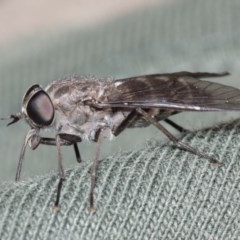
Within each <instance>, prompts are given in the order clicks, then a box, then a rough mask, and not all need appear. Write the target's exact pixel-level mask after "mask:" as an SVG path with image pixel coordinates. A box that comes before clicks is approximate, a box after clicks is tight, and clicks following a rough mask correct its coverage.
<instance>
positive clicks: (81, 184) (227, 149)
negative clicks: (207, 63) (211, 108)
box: [0, 121, 240, 240]
mask: <svg viewBox="0 0 240 240" xmlns="http://www.w3.org/2000/svg"><path fill="white" fill-rule="evenodd" d="M239 136H240V122H239V121H235V122H232V123H229V124H226V125H221V126H217V127H215V128H212V129H207V130H204V131H199V132H195V133H189V134H186V135H183V136H182V137H183V141H184V142H187V143H189V144H191V145H192V146H195V147H197V148H198V149H201V151H203V152H208V154H209V155H214V156H215V157H216V158H218V159H219V160H220V161H221V162H222V163H223V166H222V167H221V168H216V167H215V166H213V165H210V164H209V163H208V162H207V161H206V160H205V159H202V158H199V157H196V156H194V155H192V154H190V153H187V152H184V151H182V150H179V149H177V148H175V147H173V146H171V145H169V144H164V145H160V144H158V143H156V142H155V143H154V142H149V143H148V144H146V146H145V147H144V148H143V149H141V150H140V151H132V152H127V153H124V152H120V153H117V154H115V155H113V156H110V157H108V158H105V159H103V160H102V161H101V162H100V167H99V170H98V182H97V187H96V192H95V197H96V206H97V212H96V213H95V214H92V213H90V212H89V211H88V206H89V202H88V194H89V185H90V177H89V169H90V164H86V163H84V164H81V166H79V167H78V168H74V169H69V170H68V171H67V180H66V182H65V184H64V187H63V194H62V197H61V210H60V212H58V213H55V212H53V211H52V210H51V206H52V204H53V202H54V199H55V195H56V186H57V180H58V178H57V176H56V175H55V174H54V175H50V176H43V177H39V178H35V179H33V180H31V181H26V182H22V183H20V184H18V185H9V186H6V187H5V189H4V190H2V191H1V192H0V216H1V219H0V239H24V240H28V239H65V240H66V239H114V240H115V239H138V240H141V239H147V240H149V239H172V240H173V239H199V240H202V239H218V240H221V239H224V240H226V239H231V240H233V239H239V236H240V224H239V222H240V214H239V213H240V211H239V210H240V201H239V199H240V185H239V181H240V171H239V169H240V162H239V158H240V152H239V147H240V137H239ZM207 143H208V144H207Z"/></svg>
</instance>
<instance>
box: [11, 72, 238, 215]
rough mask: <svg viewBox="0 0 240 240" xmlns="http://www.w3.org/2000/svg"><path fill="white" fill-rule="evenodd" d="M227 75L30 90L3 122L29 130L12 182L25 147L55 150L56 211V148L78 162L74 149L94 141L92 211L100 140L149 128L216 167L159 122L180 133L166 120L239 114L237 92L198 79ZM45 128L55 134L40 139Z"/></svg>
mask: <svg viewBox="0 0 240 240" xmlns="http://www.w3.org/2000/svg"><path fill="white" fill-rule="evenodd" d="M227 75H229V73H228V72H223V73H205V72H196V73H191V72H176V73H165V74H153V75H144V76H138V77H131V78H126V79H118V80H112V79H108V78H105V79H98V78H93V77H71V78H66V79H62V80H59V81H54V82H52V83H51V84H49V85H48V86H47V87H46V88H45V89H43V88H42V87H40V86H39V85H33V86H32V87H30V88H29V89H28V90H27V92H26V94H25V95H24V97H23V102H22V109H21V112H20V113H17V114H14V115H11V116H10V117H9V118H8V119H12V121H11V122H10V123H8V126H9V125H11V124H13V123H15V122H17V121H18V120H20V119H22V118H23V119H25V120H26V121H27V123H28V124H29V125H30V127H31V129H30V130H29V132H28V133H27V135H26V137H25V140H24V143H23V146H22V149H21V153H20V157H19V162H18V167H17V171H16V177H15V180H16V181H19V179H20V175H21V168H22V163H23V160H24V154H25V150H26V147H27V146H29V147H30V148H31V149H32V150H34V149H36V148H37V147H38V146H39V145H40V144H45V145H54V146H56V147H57V152H58V169H59V183H58V188H57V196H56V201H55V203H54V206H55V208H56V209H57V208H58V206H59V200H60V194H61V189H62V185H63V181H64V180H65V174H64V169H63V164H62V154H61V146H63V145H65V146H70V145H72V146H73V149H74V152H75V155H76V159H77V161H78V162H81V155H80V152H79V149H78V145H77V144H78V143H79V142H81V141H85V140H88V141H94V142H97V150H96V155H95V158H94V161H93V164H92V168H91V189H90V194H89V202H90V209H91V210H93V211H94V209H95V208H94V188H95V185H96V175H97V174H96V172H97V166H98V160H99V154H100V146H101V141H102V139H103V138H107V139H110V140H111V139H112V138H113V137H114V136H117V135H119V134H120V133H121V132H122V131H123V130H125V129H126V128H133V127H145V126H148V125H150V124H153V125H154V126H155V127H156V128H158V129H159V130H160V131H162V132H163V133H164V134H165V135H166V136H167V137H168V138H169V139H170V140H171V141H172V142H173V143H175V144H176V146H177V147H179V148H181V149H183V150H186V151H188V152H190V153H193V154H195V155H197V156H200V157H202V158H205V159H207V160H208V161H209V162H210V163H213V164H215V165H217V166H220V165H221V163H219V162H218V161H217V160H216V159H215V158H214V157H212V156H209V155H207V154H205V153H202V152H200V151H199V150H198V149H196V148H193V147H191V146H189V145H188V144H186V143H184V142H182V141H181V140H179V139H178V138H176V137H175V136H173V135H172V134H171V133H170V132H169V131H168V130H167V129H166V128H164V127H163V125H162V124H161V123H159V122H160V121H166V122H167V123H168V124H170V125H171V126H172V127H174V128H176V129H177V130H179V131H184V129H183V128H182V127H181V126H179V125H178V124H176V123H174V122H173V121H171V120H170V119H169V117H170V116H171V115H174V114H178V113H180V112H183V111H229V110H235V111H239V110H240V90H239V89H237V88H234V87H230V86H226V85H223V84H219V83H213V82H209V81H203V80H201V78H208V77H222V76H227ZM48 128H51V129H54V130H55V137H54V138H45V137H42V136H41V135H40V130H42V129H48Z"/></svg>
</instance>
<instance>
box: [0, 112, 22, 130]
mask: <svg viewBox="0 0 240 240" xmlns="http://www.w3.org/2000/svg"><path fill="white" fill-rule="evenodd" d="M21 118H22V114H21V113H17V114H11V115H10V116H8V117H5V118H0V120H9V119H12V121H11V122H9V123H8V124H7V127H8V126H10V125H12V124H14V123H16V122H18V121H19V120H20V119H21Z"/></svg>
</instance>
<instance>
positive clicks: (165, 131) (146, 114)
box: [136, 108, 221, 166]
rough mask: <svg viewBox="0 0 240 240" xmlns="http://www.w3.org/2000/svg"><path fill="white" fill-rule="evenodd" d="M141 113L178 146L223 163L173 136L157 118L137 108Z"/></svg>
mask: <svg viewBox="0 0 240 240" xmlns="http://www.w3.org/2000/svg"><path fill="white" fill-rule="evenodd" d="M136 110H137V112H138V113H139V114H141V115H142V117H143V118H144V119H145V120H146V121H148V122H150V123H152V124H153V125H154V126H155V127H156V128H158V129H159V130H160V131H162V132H163V133H164V134H165V135H166V136H167V137H168V138H169V139H170V140H171V141H172V142H173V143H174V144H176V146H177V147H179V148H181V149H183V150H185V151H188V152H190V153H193V154H195V155H197V156H199V157H202V158H205V159H207V160H208V161H209V162H210V163H212V164H215V165H216V166H221V163H220V162H218V161H217V160H216V159H215V158H213V157H211V156H208V155H207V154H204V153H201V152H200V151H199V150H197V149H196V148H193V147H191V146H189V145H188V144H186V143H184V142H182V141H181V140H179V139H177V138H176V137H175V136H173V135H172V134H171V133H170V132H169V131H168V130H167V129H166V128H164V127H163V126H162V125H161V124H160V123H159V122H158V121H157V120H156V119H155V118H153V117H152V116H150V115H149V114H148V113H147V112H145V111H144V110H143V109H141V108H137V109H136Z"/></svg>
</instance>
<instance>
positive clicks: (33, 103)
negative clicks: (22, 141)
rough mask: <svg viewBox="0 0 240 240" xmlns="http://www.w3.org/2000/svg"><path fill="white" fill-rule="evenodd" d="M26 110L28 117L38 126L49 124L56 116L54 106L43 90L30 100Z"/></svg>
mask: <svg viewBox="0 0 240 240" xmlns="http://www.w3.org/2000/svg"><path fill="white" fill-rule="evenodd" d="M26 111H27V114H28V117H29V118H30V119H31V120H32V121H33V122H34V123H35V124H36V125H38V126H48V125H50V124H51V123H52V120H53V117H54V108H53V104H52V101H51V99H50V98H49V96H48V95H47V94H46V93H45V92H44V91H43V90H42V91H39V92H37V93H36V94H34V95H33V96H32V97H31V99H30V100H29V102H28V104H27V107H26Z"/></svg>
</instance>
